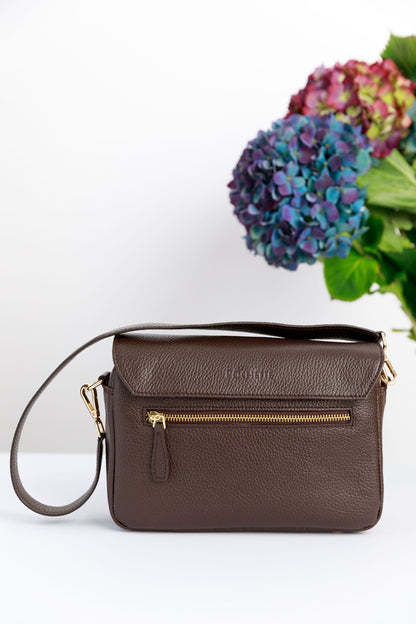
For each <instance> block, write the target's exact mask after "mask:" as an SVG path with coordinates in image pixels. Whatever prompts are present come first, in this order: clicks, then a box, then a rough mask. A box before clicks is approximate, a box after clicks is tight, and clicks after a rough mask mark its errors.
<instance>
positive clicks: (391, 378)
mask: <svg viewBox="0 0 416 624" xmlns="http://www.w3.org/2000/svg"><path fill="white" fill-rule="evenodd" d="M380 334H381V339H382V341H383V351H384V366H383V370H382V371H381V381H382V382H383V383H384V384H385V385H386V386H391V385H392V384H394V383H395V382H396V379H397V373H396V371H395V369H394V366H393V364H392V363H391V362H390V360H389V358H388V357H387V340H386V334H385V333H384V332H383V331H382V332H380Z"/></svg>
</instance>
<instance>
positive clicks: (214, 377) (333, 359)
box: [113, 334, 384, 399]
mask: <svg viewBox="0 0 416 624" xmlns="http://www.w3.org/2000/svg"><path fill="white" fill-rule="evenodd" d="M113 359H114V365H115V368H116V371H117V373H118V375H119V377H120V378H121V380H122V382H123V383H124V385H125V386H126V387H127V389H128V390H129V391H130V392H131V393H132V394H133V395H137V396H146V397H185V398H187V397H189V398H198V397H199V398H203V397H212V398H247V399H249V398H251V399H254V398H258V399H268V398H270V399H272V398H278V399H284V398H298V399H304V398H306V399H307V398H312V399H313V398H334V399H335V398H337V399H342V398H363V397H366V396H367V395H368V394H369V392H370V391H371V389H372V388H373V387H374V386H375V385H376V384H377V383H378V380H379V377H380V374H381V370H382V367H383V363H384V355H383V349H382V348H381V346H380V345H379V344H378V343H368V342H335V341H321V340H286V339H280V338H263V337H261V338H259V337H253V336H235V335H234V336H223V335H221V336H218V335H214V336H213V335H210V336H201V335H185V336H184V335H177V334H175V335H166V334H160V335H159V334H145V335H143V334H142V335H134V334H129V335H127V334H125V335H119V336H116V337H115V339H114V342H113Z"/></svg>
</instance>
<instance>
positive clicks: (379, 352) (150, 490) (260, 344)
mask: <svg viewBox="0 0 416 624" xmlns="http://www.w3.org/2000/svg"><path fill="white" fill-rule="evenodd" d="M162 330H163V331H162ZM175 330H188V333H186V334H185V335H184V334H183V333H178V332H177V331H175ZM190 330H194V333H193V334H190V333H189V331H190ZM196 330H198V332H197V333H195V332H196ZM133 332H136V333H133ZM219 332H227V334H226V335H224V334H223V333H222V334H221V333H219ZM232 332H236V333H237V334H236V335H230V334H231V333H232ZM245 334H251V335H245ZM112 336H114V341H113V359H114V368H113V370H112V372H111V374H110V373H105V374H104V375H102V376H101V377H99V379H98V380H97V381H96V382H94V383H92V384H88V385H85V386H83V387H82V388H81V395H82V397H83V400H84V402H85V404H86V405H87V407H88V409H89V411H90V413H91V415H92V416H93V418H94V421H95V424H96V427H97V433H98V442H97V469H96V474H95V478H94V481H93V483H92V485H91V486H90V488H89V489H88V490H87V492H85V493H84V494H83V495H82V496H80V497H79V498H78V499H77V500H76V501H74V502H72V503H69V504H67V505H63V506H58V507H53V506H50V505H46V504H43V503H41V502H39V501H37V500H36V499H34V498H33V497H32V496H30V494H29V493H28V492H27V491H26V490H25V489H24V487H23V484H22V482H21V479H20V476H19V472H18V463H17V459H18V458H17V455H18V446H19V440H20V436H21V433H22V430H23V427H24V424H25V421H26V418H27V416H28V414H29V412H30V410H31V408H32V406H33V404H34V403H35V401H36V400H37V398H38V397H39V395H40V394H41V393H42V392H43V390H44V389H45V388H46V386H48V385H49V383H50V382H51V381H52V380H53V379H54V377H55V376H56V375H57V374H58V373H59V372H60V371H61V370H62V369H63V368H64V367H65V366H66V365H67V364H68V363H69V362H70V361H71V360H72V359H73V358H74V357H75V356H76V355H78V353H80V352H81V351H83V350H84V349H86V348H87V347H89V346H91V345H93V344H95V343H96V342H98V341H100V340H103V339H104V338H109V337H112ZM395 378H396V373H395V371H394V369H393V367H392V365H391V363H390V362H389V360H388V359H387V356H386V344H385V336H384V333H383V332H374V331H371V330H368V329H363V328H360V327H353V326H348V325H320V326H291V325H278V324H271V323H250V322H234V323H215V324H209V325H158V324H156V325H153V324H152V325H150V324H149V325H147V324H142V325H133V326H129V327H124V328H120V329H117V330H115V331H111V332H106V333H105V334H101V335H100V336H97V337H96V338H93V339H92V340H90V341H89V342H87V343H86V344H85V345H83V346H82V347H80V348H79V349H77V350H76V351H75V352H74V353H73V354H71V355H70V356H69V357H68V358H67V359H66V360H65V361H64V362H63V363H62V364H61V365H60V366H59V367H58V368H57V369H56V370H55V371H54V372H53V373H52V374H51V375H50V376H49V378H48V379H47V380H46V381H45V382H44V384H43V385H42V386H41V388H40V389H39V390H38V392H37V393H36V394H35V395H34V397H33V398H32V399H31V401H30V402H29V404H28V406H27V407H26V409H25V411H24V412H23V415H22V417H21V419H20V421H19V423H18V426H17V429H16V433H15V436H14V439H13V444H12V449H11V476H12V481H13V486H14V489H15V491H16V494H17V495H18V497H19V498H20V499H21V501H22V502H23V503H24V504H25V505H27V507H29V508H30V509H32V510H33V511H35V512H37V513H40V514H43V515H48V516H59V515H64V514H68V513H71V512H72V511H75V510H76V509H78V508H79V507H80V506H81V505H83V504H84V503H85V501H86V500H88V498H89V497H90V496H91V494H92V492H93V491H94V489H95V487H96V485H97V482H98V478H99V473H100V466H101V459H102V451H103V442H104V440H105V446H106V468H107V489H108V501H109V507H110V512H111V515H112V517H113V519H114V521H115V522H116V523H117V524H118V525H119V526H121V527H123V528H127V529H135V530H149V529H150V530H174V531H211V530H219V531H222V530H236V531H237V530H293V531H295V530H296V531H341V530H342V531H357V530H362V529H368V528H370V527H372V526H373V525H374V524H375V523H376V522H377V521H378V519H379V518H380V515H381V511H382V503H383V472H382V436H381V430H382V418H383V411H384V405H385V399H386V387H387V385H389V384H390V383H392V382H393V381H394V380H395ZM99 386H101V387H102V389H103V391H104V400H105V407H106V426H105V431H104V426H103V424H102V421H101V419H100V413H99V409H98V400H97V388H98V387H99Z"/></svg>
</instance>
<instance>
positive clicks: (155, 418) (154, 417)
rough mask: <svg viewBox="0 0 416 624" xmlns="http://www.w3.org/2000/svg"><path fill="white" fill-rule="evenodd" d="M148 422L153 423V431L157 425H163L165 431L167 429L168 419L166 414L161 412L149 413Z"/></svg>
mask: <svg viewBox="0 0 416 624" xmlns="http://www.w3.org/2000/svg"><path fill="white" fill-rule="evenodd" d="M147 420H148V421H149V422H151V423H152V425H153V429H154V428H155V427H156V424H157V423H162V425H163V429H166V418H165V416H164V414H161V413H160V412H154V411H152V412H147Z"/></svg>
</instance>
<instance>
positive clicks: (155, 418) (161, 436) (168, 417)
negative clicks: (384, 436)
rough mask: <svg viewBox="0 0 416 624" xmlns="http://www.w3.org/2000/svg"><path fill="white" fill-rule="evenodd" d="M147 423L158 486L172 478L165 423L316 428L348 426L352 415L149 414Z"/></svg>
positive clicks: (154, 479)
mask: <svg viewBox="0 0 416 624" xmlns="http://www.w3.org/2000/svg"><path fill="white" fill-rule="evenodd" d="M146 421H147V422H148V423H150V424H151V425H153V446H152V454H151V461H150V472H151V475H152V478H153V481H155V482H159V483H161V482H164V481H167V480H168V477H169V470H170V468H169V465H170V460H169V452H168V445H167V444H166V431H165V430H166V423H168V422H169V423H185V424H187V423H196V424H201V423H219V424H222V423H257V424H259V423H261V424H271V423H273V424H287V423H289V424H291V423H293V424H315V423H348V422H350V421H351V415H350V413H349V412H347V411H342V410H339V411H337V412H315V413H313V412H309V413H306V412H305V413H302V412H298V413H295V414H291V413H288V412H286V413H285V412H275V413H273V412H270V413H267V412H258V413H257V412H252V413H243V414H242V413H237V412H210V413H201V412H162V411H161V412H159V411H156V410H149V411H147V412H146Z"/></svg>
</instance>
